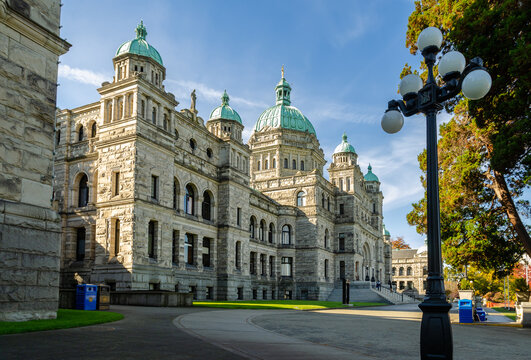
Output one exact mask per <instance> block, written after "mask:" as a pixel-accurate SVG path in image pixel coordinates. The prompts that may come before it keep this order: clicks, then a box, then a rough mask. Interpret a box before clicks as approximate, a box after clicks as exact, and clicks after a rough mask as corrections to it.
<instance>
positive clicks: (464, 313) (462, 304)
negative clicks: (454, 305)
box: [459, 300, 474, 323]
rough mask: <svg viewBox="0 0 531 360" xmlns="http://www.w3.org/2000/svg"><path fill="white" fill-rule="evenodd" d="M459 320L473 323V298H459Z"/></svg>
mask: <svg viewBox="0 0 531 360" xmlns="http://www.w3.org/2000/svg"><path fill="white" fill-rule="evenodd" d="M459 322H460V323H473V322H474V317H473V311H472V300H459Z"/></svg>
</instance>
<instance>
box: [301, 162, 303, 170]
mask: <svg viewBox="0 0 531 360" xmlns="http://www.w3.org/2000/svg"><path fill="white" fill-rule="evenodd" d="M301 170H304V160H301Z"/></svg>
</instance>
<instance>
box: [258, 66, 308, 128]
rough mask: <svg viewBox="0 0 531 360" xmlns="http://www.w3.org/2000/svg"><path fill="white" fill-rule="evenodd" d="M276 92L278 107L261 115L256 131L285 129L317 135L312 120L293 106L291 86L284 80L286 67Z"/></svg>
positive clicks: (273, 107) (271, 108)
mask: <svg viewBox="0 0 531 360" xmlns="http://www.w3.org/2000/svg"><path fill="white" fill-rule="evenodd" d="M275 92H276V98H277V101H276V105H275V106H272V107H270V108H269V109H267V110H265V111H264V112H263V113H262V114H261V115H260V117H259V118H258V121H257V122H256V125H255V126H254V131H255V132H260V131H263V130H264V129H269V128H283V129H289V130H297V131H302V132H308V133H310V134H314V135H316V134H315V129H314V128H313V125H312V123H311V122H310V120H308V118H307V117H306V116H304V115H303V114H302V112H301V111H300V110H299V109H297V108H296V107H294V106H291V99H290V94H291V86H290V85H289V84H288V82H287V81H286V79H285V78H284V67H282V78H281V79H280V81H279V83H278V84H277V86H276V87H275Z"/></svg>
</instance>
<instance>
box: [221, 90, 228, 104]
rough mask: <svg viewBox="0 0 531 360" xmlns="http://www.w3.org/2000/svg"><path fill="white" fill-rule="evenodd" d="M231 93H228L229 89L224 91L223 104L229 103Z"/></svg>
mask: <svg viewBox="0 0 531 360" xmlns="http://www.w3.org/2000/svg"><path fill="white" fill-rule="evenodd" d="M229 99H230V98H229V94H227V90H225V91H224V92H223V95H221V105H229Z"/></svg>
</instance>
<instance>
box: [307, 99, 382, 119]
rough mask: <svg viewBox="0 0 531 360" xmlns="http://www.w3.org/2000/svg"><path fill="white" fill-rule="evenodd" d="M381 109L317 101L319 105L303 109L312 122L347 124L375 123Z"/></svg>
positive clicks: (379, 116)
mask: <svg viewBox="0 0 531 360" xmlns="http://www.w3.org/2000/svg"><path fill="white" fill-rule="evenodd" d="M381 112H382V109H380V108H378V109H375V110H371V109H370V108H369V107H368V106H359V105H350V104H344V103H343V104H341V103H328V104H327V103H322V102H321V103H319V107H318V108H315V109H309V110H308V111H305V113H307V114H308V118H309V119H310V121H311V122H312V123H320V122H325V123H327V122H329V121H330V120H335V121H334V122H335V123H336V124H337V123H348V124H375V123H377V122H378V121H380V118H381Z"/></svg>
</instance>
